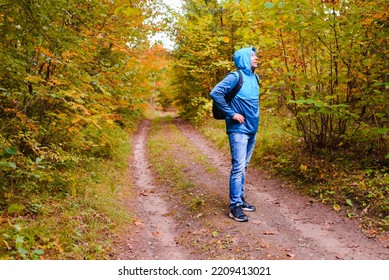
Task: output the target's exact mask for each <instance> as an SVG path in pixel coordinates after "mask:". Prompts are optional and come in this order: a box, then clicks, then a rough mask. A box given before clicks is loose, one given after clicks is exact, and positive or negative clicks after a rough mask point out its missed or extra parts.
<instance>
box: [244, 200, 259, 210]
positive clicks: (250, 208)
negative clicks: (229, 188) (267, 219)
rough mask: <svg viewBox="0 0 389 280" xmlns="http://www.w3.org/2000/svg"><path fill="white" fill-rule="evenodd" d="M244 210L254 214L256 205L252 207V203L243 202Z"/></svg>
mask: <svg viewBox="0 0 389 280" xmlns="http://www.w3.org/2000/svg"><path fill="white" fill-rule="evenodd" d="M242 203H243V204H242V210H243V211H247V212H254V211H255V209H256V208H255V206H254V205H251V204H250V203H248V202H247V201H246V200H244V199H243V200H242Z"/></svg>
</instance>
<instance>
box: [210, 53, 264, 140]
mask: <svg viewBox="0 0 389 280" xmlns="http://www.w3.org/2000/svg"><path fill="white" fill-rule="evenodd" d="M251 52H252V48H243V49H240V50H238V51H236V52H235V53H234V64H235V66H236V68H238V69H239V70H241V72H242V75H243V86H242V88H241V89H240V91H239V92H238V93H237V95H236V96H235V98H234V99H233V100H232V102H231V105H228V104H227V102H226V100H225V99H224V96H225V95H226V94H227V93H228V92H229V91H230V90H231V89H232V88H233V87H234V86H235V85H236V84H237V83H238V80H239V75H238V73H236V72H232V73H230V74H228V75H227V76H226V77H225V78H224V79H223V80H222V81H221V82H219V83H218V84H217V85H216V86H215V87H214V88H213V89H212V91H211V98H212V99H213V100H214V102H215V103H216V105H217V106H218V107H219V108H220V109H221V110H222V111H223V112H224V114H225V115H226V130H227V133H233V132H235V133H244V134H255V133H257V131H258V123H259V85H258V81H257V78H256V77H255V76H256V74H255V73H253V72H252V70H251ZM235 113H239V114H241V115H243V116H244V117H245V121H244V123H242V124H240V123H239V122H238V121H235V120H233V119H231V118H232V117H233V116H234V114H235Z"/></svg>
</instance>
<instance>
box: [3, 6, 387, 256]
mask: <svg viewBox="0 0 389 280" xmlns="http://www.w3.org/2000/svg"><path fill="white" fill-rule="evenodd" d="M181 2H182V9H181V10H180V12H177V11H174V10H171V9H170V8H169V7H167V6H165V5H164V4H163V3H161V2H159V1H149V0H131V1H128V0H115V1H109V0H88V1H83V0H66V1H65V0H39V1H38V0H0V34H1V38H2V40H1V42H0V118H1V119H0V243H1V246H0V248H1V249H0V258H2V259H9V258H16V259H39V258H61V259H63V258H79V256H81V255H82V256H84V258H91V259H96V258H109V250H108V249H107V248H109V245H107V244H108V243H109V238H108V239H107V238H104V237H103V238H102V237H101V236H104V234H105V235H106V236H107V235H108V234H109V232H111V231H112V230H117V224H118V223H119V224H120V221H125V220H126V219H130V218H131V217H127V216H126V214H124V213H120V212H118V211H117V210H116V209H115V202H114V201H115V194H116V193H117V192H118V190H119V189H120V185H121V184H122V183H123V182H122V181H120V180H122V179H119V178H120V177H121V176H120V174H121V172H123V171H124V170H126V167H127V156H128V154H129V153H130V147H129V145H128V143H129V141H130V135H131V132H132V131H134V130H135V129H136V127H137V124H138V122H139V121H140V120H142V119H144V118H146V117H149V116H150V114H151V112H152V111H153V110H155V109H157V110H163V109H168V108H172V107H173V108H175V109H176V110H178V111H179V115H180V116H181V117H182V118H184V119H186V120H188V121H190V122H192V123H193V124H194V125H196V126H197V127H198V128H199V129H200V130H202V131H203V132H204V133H205V134H206V135H207V136H208V137H210V138H211V139H212V140H213V141H215V143H218V144H219V145H220V147H222V146H223V145H225V144H223V142H224V140H223V139H224V138H223V137H224V135H223V134H224V132H223V123H222V122H220V121H219V122H218V121H213V120H212V119H211V117H210V116H211V114H210V109H211V101H210V97H209V93H210V91H211V89H212V88H213V86H214V85H215V84H216V83H217V82H218V81H219V80H221V79H222V78H223V77H224V76H225V75H226V74H227V73H228V72H230V71H232V70H233V69H234V67H233V64H232V55H233V52H234V51H235V50H236V49H239V48H241V47H247V46H255V47H256V48H257V49H258V56H259V61H260V65H259V67H258V69H257V73H258V74H259V76H260V78H261V84H260V87H261V127H260V131H259V134H258V148H257V150H256V151H255V154H254V157H253V164H254V165H255V166H257V167H258V168H262V169H264V170H267V171H270V172H273V173H277V174H278V175H280V176H284V177H285V178H286V179H288V180H291V181H292V182H294V184H295V185H296V188H297V190H298V191H301V192H302V193H304V194H309V195H312V196H313V197H314V198H316V199H319V200H320V201H322V202H323V203H326V204H328V205H330V206H331V207H333V209H334V211H343V212H344V213H345V214H346V215H348V216H349V217H350V218H354V219H360V221H361V226H362V228H363V229H364V230H365V232H366V234H370V235H375V234H377V233H379V232H382V231H387V230H388V229H389V184H388V182H389V178H388V161H389V150H388V131H389V125H388V122H389V120H388V113H389V102H388V88H389V83H388V67H387V60H388V59H387V58H388V49H387V43H388V42H387V41H388V39H387V38H388V31H387V30H388V28H387V27H388V11H389V9H388V3H387V1H385V0H372V1H361V0H356V1H346V0H339V1H336V0H327V1H324V0H321V1H320V0H296V1H278V0H274V1H271V2H270V1H258V0H256V1H253V0H224V1H216V0H209V1H207V0H183V1H181ZM158 32H166V33H167V34H169V35H170V36H171V38H172V40H173V42H174V43H175V46H174V49H173V50H169V49H165V48H164V47H163V45H162V44H161V42H152V40H151V39H150V38H152V36H153V35H155V34H157V33H158ZM205 121H207V122H205ZM50 223H53V224H56V225H57V228H56V229H54V232H53V228H52V227H50V226H48V225H49V224H50Z"/></svg>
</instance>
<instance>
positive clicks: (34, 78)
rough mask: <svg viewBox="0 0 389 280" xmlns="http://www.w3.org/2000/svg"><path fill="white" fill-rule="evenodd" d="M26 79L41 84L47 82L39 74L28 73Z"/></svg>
mask: <svg viewBox="0 0 389 280" xmlns="http://www.w3.org/2000/svg"><path fill="white" fill-rule="evenodd" d="M24 81H26V82H30V83H32V84H39V83H42V82H45V80H44V79H43V78H42V77H41V76H39V75H27V77H26V78H24Z"/></svg>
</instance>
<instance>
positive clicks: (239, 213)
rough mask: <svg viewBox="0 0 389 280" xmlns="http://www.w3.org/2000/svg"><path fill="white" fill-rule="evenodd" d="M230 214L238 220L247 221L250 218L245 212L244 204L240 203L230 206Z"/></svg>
mask: <svg viewBox="0 0 389 280" xmlns="http://www.w3.org/2000/svg"><path fill="white" fill-rule="evenodd" d="M228 216H229V217H230V218H231V219H234V220H235V221H238V222H247V221H248V220H249V218H247V216H246V215H245V214H244V213H243V210H242V206H240V205H238V206H235V207H233V208H230V214H228Z"/></svg>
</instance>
